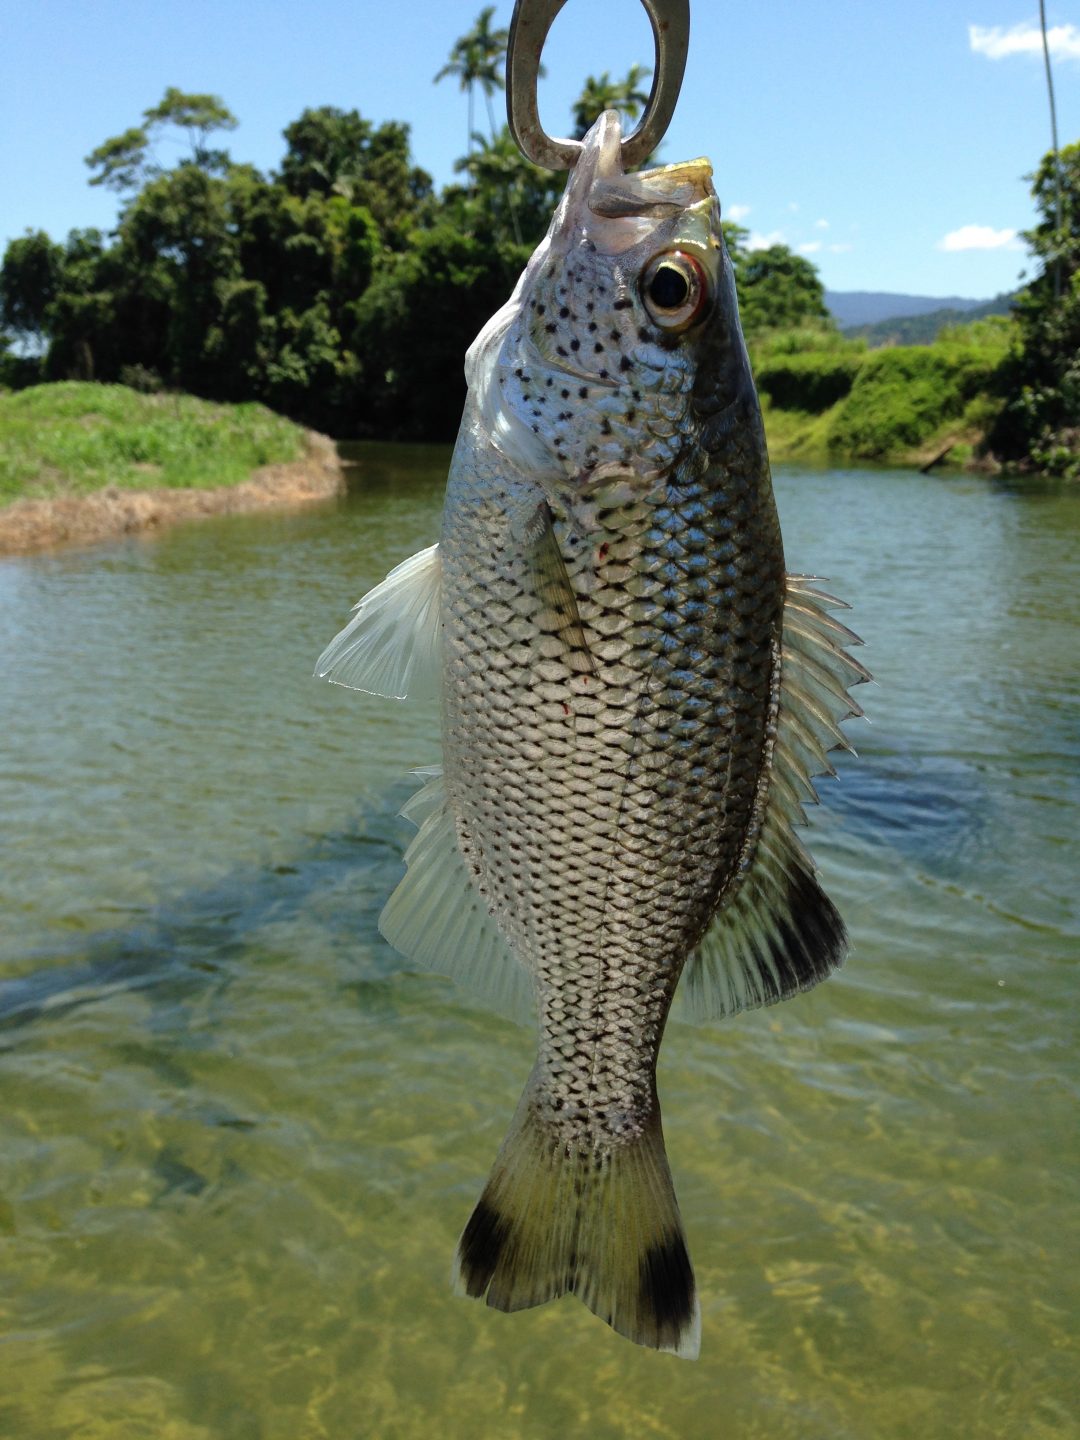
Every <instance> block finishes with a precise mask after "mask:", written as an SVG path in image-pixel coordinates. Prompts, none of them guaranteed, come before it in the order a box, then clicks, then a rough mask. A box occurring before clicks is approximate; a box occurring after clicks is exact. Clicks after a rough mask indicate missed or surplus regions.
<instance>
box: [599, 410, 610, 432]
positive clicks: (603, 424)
mask: <svg viewBox="0 0 1080 1440" xmlns="http://www.w3.org/2000/svg"><path fill="white" fill-rule="evenodd" d="M600 434H601V435H610V434H611V421H610V420H609V419H608V418H607V416H606V415H605V416H604V418H603V419H602V420H601V421H600Z"/></svg>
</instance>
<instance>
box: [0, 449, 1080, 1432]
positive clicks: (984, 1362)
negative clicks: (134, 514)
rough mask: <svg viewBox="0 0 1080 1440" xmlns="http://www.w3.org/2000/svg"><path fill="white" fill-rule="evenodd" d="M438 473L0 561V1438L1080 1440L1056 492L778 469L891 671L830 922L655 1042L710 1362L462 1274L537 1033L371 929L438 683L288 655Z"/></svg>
mask: <svg viewBox="0 0 1080 1440" xmlns="http://www.w3.org/2000/svg"><path fill="white" fill-rule="evenodd" d="M445 463H446V454H445V452H442V451H438V450H419V449H414V450H406V449H400V448H399V449H391V448H389V447H382V448H379V447H367V448H366V449H365V450H364V451H363V452H362V467H361V472H360V473H361V477H362V484H360V485H359V486H358V488H357V490H356V492H355V494H354V495H353V496H352V497H351V498H350V499H349V500H347V501H345V502H342V503H340V504H332V505H328V506H325V507H321V508H316V509H309V510H305V511H301V512H297V513H294V514H290V515H264V516H254V517H233V518H223V519H220V520H215V521H208V522H204V523H202V524H199V525H193V526H189V527H185V528H178V529H174V530H171V531H169V532H167V533H165V534H164V535H162V536H160V537H158V538H151V539H132V540H127V541H124V542H121V543H116V544H111V545H107V546H102V547H100V548H97V549H93V550H87V551H83V552H66V553H57V554H54V555H47V556H41V557H37V558H31V559H25V560H14V561H7V562H4V563H2V564H0V737H2V738H0V815H2V817H3V827H2V830H0V956H2V964H0V1435H2V1436H3V1437H5V1440H7V1437H12V1440H60V1437H63V1440H68V1437H71V1440H136V1437H137V1440H144V1437H145V1440H256V1437H257V1440H309V1437H311V1440H316V1437H319V1440H321V1437H327V1440H352V1437H361V1436H375V1437H386V1440H399V1437H400V1440H406V1437H408V1440H412V1437H418V1440H419V1437H439V1440H457V1437H461V1440H481V1437H492V1440H503V1437H507V1440H516V1437H521V1440H543V1437H552V1440H555V1437H564V1436H568V1435H569V1436H577V1435H581V1436H589V1437H601V1440H607V1437H633V1440H648V1437H665V1440H666V1437H671V1440H676V1437H677V1440H686V1437H691V1440H695V1437H706V1436H709V1437H711V1436H723V1437H727V1436H731V1437H791V1440H848V1437H850V1440H866V1437H912V1440H915V1437H918V1440H935V1437H958V1436H963V1437H968V1436H973V1437H981V1436H1002V1437H1010V1440H1011V1437H1036V1440H1041V1437H1050V1436H1054V1437H1057V1436H1066V1435H1076V1434H1078V1433H1080V1430H1078V1421H1077V1418H1076V1406H1077V1400H1078V1391H1080V1385H1078V1382H1077V1378H1076V1377H1077V1375H1078V1374H1080V1357H1078V1355H1077V1346H1076V1317H1077V1311H1078V1299H1080V1278H1078V1270H1080V1267H1078V1265H1077V1255H1078V1253H1080V1246H1078V1245H1077V1230H1076V1216H1077V1212H1078V1205H1080V1175H1078V1166H1077V1153H1076V1152H1077V1146H1076V1136H1077V1098H1078V1096H1077V1092H1078V1089H1080V1062H1078V1060H1077V1053H1076V1046H1075V985H1076V981H1075V974H1074V971H1073V965H1074V963H1075V960H1076V958H1077V954H1078V949H1080V947H1078V945H1077V931H1078V923H1077V922H1078V911H1080V902H1078V898H1077V890H1078V885H1077V855H1078V846H1077V843H1076V838H1075V827H1076V814H1077V810H1076V805H1077V799H1078V793H1077V792H1078V789H1080V785H1078V780H1077V774H1078V764H1077V762H1078V758H1080V735H1078V729H1080V727H1078V723H1077V714H1078V711H1077V691H1078V688H1080V683H1078V680H1077V660H1078V659H1080V644H1078V628H1080V625H1078V619H1077V605H1076V584H1077V574H1078V560H1080V494H1077V493H1076V492H1074V493H1072V494H1070V493H1068V492H1067V491H1061V490H1053V489H1042V490H1040V489H1020V488H1016V489H1013V488H1009V487H1008V486H1005V485H1003V484H1000V483H996V482H992V481H984V480H981V479H960V480H957V479H942V478H925V477H921V476H919V475H916V474H912V473H906V472H895V471H894V472H883V473H853V472H835V473H828V472H810V473H797V472H794V471H789V472H783V473H781V474H780V475H779V476H778V478H777V489H778V496H779V501H780V506H781V513H782V518H783V520H784V526H785V535H786V542H787V549H788V560H789V565H790V567H791V568H792V569H801V570H808V571H812V572H814V573H816V574H819V575H827V576H829V577H830V578H831V580H832V582H833V587H834V588H835V589H836V590H837V591H838V592H839V593H840V594H842V595H844V596H846V597H848V598H850V599H851V600H852V601H853V602H854V603H855V607H856V608H855V611H854V615H853V623H854V624H855V626H856V628H857V629H859V630H860V631H861V632H862V634H863V635H864V636H865V637H866V638H867V640H868V642H869V644H868V648H867V650H866V651H865V652H864V657H865V659H866V661H867V663H868V664H869V665H870V667H871V668H872V669H873V670H874V672H875V674H876V676H877V677H878V681H879V684H877V685H875V686H873V687H864V689H863V691H862V692H861V697H860V698H862V699H863V701H864V703H865V705H866V708H867V711H868V713H869V716H870V719H871V721H872V723H871V724H869V725H865V724H861V725H858V726H855V727H852V729H853V738H854V740H855V743H856V744H857V746H858V748H859V751H860V757H859V759H858V760H857V761H855V760H845V761H844V762H843V764H842V766H841V779H840V781H839V783H836V782H833V783H829V782H826V783H825V785H824V786H823V790H824V791H825V792H826V793H825V799H826V803H825V804H824V805H823V806H822V807H821V809H820V810H819V812H818V813H817V815H816V816H815V823H814V826H813V831H812V836H811V839H812V844H813V848H814V853H815V855H816V856H817V858H818V860H819V862H820V864H821V867H822V869H823V871H824V873H825V877H826V880H827V883H828V886H829V889H830V891H831V892H832V893H833V895H834V896H835V898H836V899H837V901H838V903H839V905H840V908H841V910H842V911H843V912H844V914H845V917H846V919H847V921H848V924H849V927H850V929H851V931H852V935H853V939H854V953H853V955H852V957H851V959H850V960H849V962H848V965H847V966H846V968H845V969H844V970H843V971H842V972H841V973H840V974H839V975H838V976H837V977H835V978H834V979H833V980H831V981H830V982H829V983H828V984H827V985H825V986H822V987H821V988H819V989H818V990H817V991H815V992H814V993H813V994H811V995H807V996H803V997H800V998H799V999H797V1000H795V1001H792V1002H789V1003H788V1004H786V1005H784V1006H782V1007H779V1008H777V1009H773V1010H769V1011H766V1012H763V1013H757V1014H752V1015H747V1016H743V1017H741V1018H739V1019H737V1020H735V1021H733V1022H729V1023H727V1024H723V1025H716V1026H713V1027H710V1028H707V1029H692V1028H689V1027H685V1026H680V1025H673V1026H672V1027H671V1028H670V1030H669V1033H668V1037H667V1039H666V1041H665V1047H664V1052H663V1055H662V1057H661V1069H660V1089H661V1096H662V1100H663V1104H664V1115H665V1128H666V1131H667V1136H668V1147H669V1151H670V1154H671V1160H672V1166H673V1169H674V1172H675V1176H676V1181H677V1185H678V1190H679V1195H680V1200H681V1204H682V1210H683V1214H684V1218H685V1221H686V1226H687V1230H688V1234H689V1239H690V1246H691V1252H692V1255H693V1259H694V1262H695V1266H696V1270H697V1275H698V1281H699V1285H700V1289H701V1293H702V1307H703V1322H704V1334H703V1343H702V1358H701V1360H700V1361H699V1362H698V1363H697V1364H687V1363H684V1362H682V1361H679V1360H677V1359H675V1358H674V1357H671V1356H666V1355H655V1354H652V1353H647V1352H644V1351H641V1350H638V1349H635V1348H634V1347H632V1346H630V1345H629V1344H627V1343H626V1342H625V1341H622V1340H620V1339H619V1338H617V1337H616V1336H614V1335H613V1334H612V1333H611V1332H610V1331H609V1330H608V1329H607V1328H606V1327H605V1326H603V1325H601V1324H600V1323H599V1322H598V1321H596V1320H595V1319H594V1318H593V1317H592V1316H590V1315H589V1314H588V1313H587V1312H586V1311H585V1309H584V1308H583V1307H582V1306H581V1305H579V1304H578V1303H577V1302H576V1301H574V1300H572V1299H567V1300H564V1301H561V1302H559V1303H556V1304H553V1305H548V1306H546V1307H544V1308H543V1309H540V1310H536V1311H531V1312H528V1313H523V1314H519V1315H514V1316H505V1315H501V1314H497V1313H495V1312H493V1311H490V1310H488V1309H487V1308H486V1307H484V1306H482V1305H478V1304H475V1303H470V1302H467V1301H464V1300H459V1299H455V1298H454V1297H453V1296H452V1295H451V1294H450V1292H449V1288H448V1276H449V1266H450V1257H451V1253H452V1250H453V1246H454V1242H455V1240H456V1237H457V1234H458V1232H459V1230H460V1228H461V1226H462V1224H463V1223H464V1221H465V1219H466V1218H467V1216H468V1213H469V1210H470V1208H471V1205H472V1203H473V1201H474V1200H475V1198H476V1196H477V1194H478V1192H479V1189H480V1187H481V1185H482V1182H483V1179H484V1177H485V1175H486V1172H487V1169H488V1166H489V1164H490V1161H491V1159H492V1158H493V1156H494V1153H495V1150H496V1148H497V1146H498V1144H499V1141H500V1139H501V1137H502V1134H503V1131H504V1128H505V1126H506V1124H507V1122H508V1120H509V1117H510V1114H511V1112H512V1109H513V1106H514V1104H515V1101H516V1098H517V1095H518V1093H519V1090H520V1087H521V1084H522V1083H523V1081H524V1078H525V1076H526V1074H527V1072H528V1069H529V1064H530V1054H531V1047H530V1038H529V1036H528V1035H527V1034H526V1033H525V1032H523V1031H519V1030H516V1029H515V1028H514V1027H512V1026H510V1025H508V1024H506V1023H504V1022H502V1021H500V1020H498V1019H497V1018H495V1017H494V1016H491V1015H489V1014H487V1013H485V1012H484V1011H482V1010H478V1009H475V1008H472V1007H471V1006H470V1005H469V1003H468V1002H467V1001H466V1000H464V999H462V998H461V997H459V996H458V995H457V994H456V993H455V992H454V991H453V990H452V989H451V988H450V987H449V986H448V985H447V984H446V983H445V982H443V981H440V980H438V979H436V978H434V977H422V976H416V975H412V974H409V973H407V971H406V970H405V968H404V967H403V962H401V961H400V960H399V959H398V958H397V957H396V956H395V955H394V953H393V952H392V951H390V950H389V949H388V948H387V947H386V945H385V944H384V943H383V942H382V941H381V940H380V938H379V935H378V932H377V929H376V918H377V915H378V912H379V908H380V906H381V903H382V901H383V899H384V898H385V896H386V894H387V893H388V891H389V890H390V888H391V887H392V886H393V884H394V882H395V880H396V878H397V876H398V875H399V873H400V870H401V854H402V850H403V847H404V845H405V844H406V843H407V839H408V836H409V834H410V833H411V832H410V830H409V827H408V826H407V825H406V824H405V823H404V822H403V821H401V820H399V819H396V818H395V812H396V810H397V809H398V807H399V805H400V804H401V803H402V801H403V800H404V798H405V797H406V795H407V794H408V793H410V789H411V787H410V785H409V784H408V783H407V782H406V781H405V780H404V779H403V778H402V777H403V776H404V773H405V771H406V770H407V769H408V768H409V767H410V766H413V765H417V764H425V763H430V762H431V761H432V760H434V759H435V758H436V757H437V750H436V729H435V724H434V721H433V718H432V716H431V715H430V714H426V713H424V712H417V711H415V710H413V709H410V708H409V707H403V706H398V705H395V704H394V703H393V702H390V701H379V700H375V699H367V698H363V697H359V696H355V695H352V694H350V693H348V692H346V691H343V690H341V689H336V688H332V687H329V686H325V685H320V684H318V683H316V682H314V681H312V680H311V679H310V678H309V677H310V673H311V669H312V665H313V662H314V659H315V657H316V656H317V655H318V653H319V651H320V649H321V648H322V646H323V644H324V643H325V641H326V640H328V639H329V637H330V636H331V635H332V634H333V633H334V631H335V630H336V629H337V628H338V627H339V625H340V624H341V622H342V621H343V619H344V617H345V615H346V613H347V610H348V607H349V605H350V604H351V603H352V602H353V601H354V600H355V599H357V598H358V597H359V595H360V594H361V593H362V592H363V591H364V589H365V588H367V587H368V586H369V585H370V584H371V583H373V582H375V581H376V580H378V579H379V578H381V576H382V575H383V573H384V572H385V570H386V569H387V568H388V567H389V566H390V565H391V564H392V563H394V562H396V561H397V560H399V559H401V558H402V557H404V556H405V555H407V554H409V553H410V552H411V551H413V550H415V549H417V548H419V547H420V546H422V545H425V544H428V543H430V541H431V540H432V539H434V538H435V535H436V523H437V514H438V509H439V504H440V496H441V484H442V477H443V475H444V473H445Z"/></svg>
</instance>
